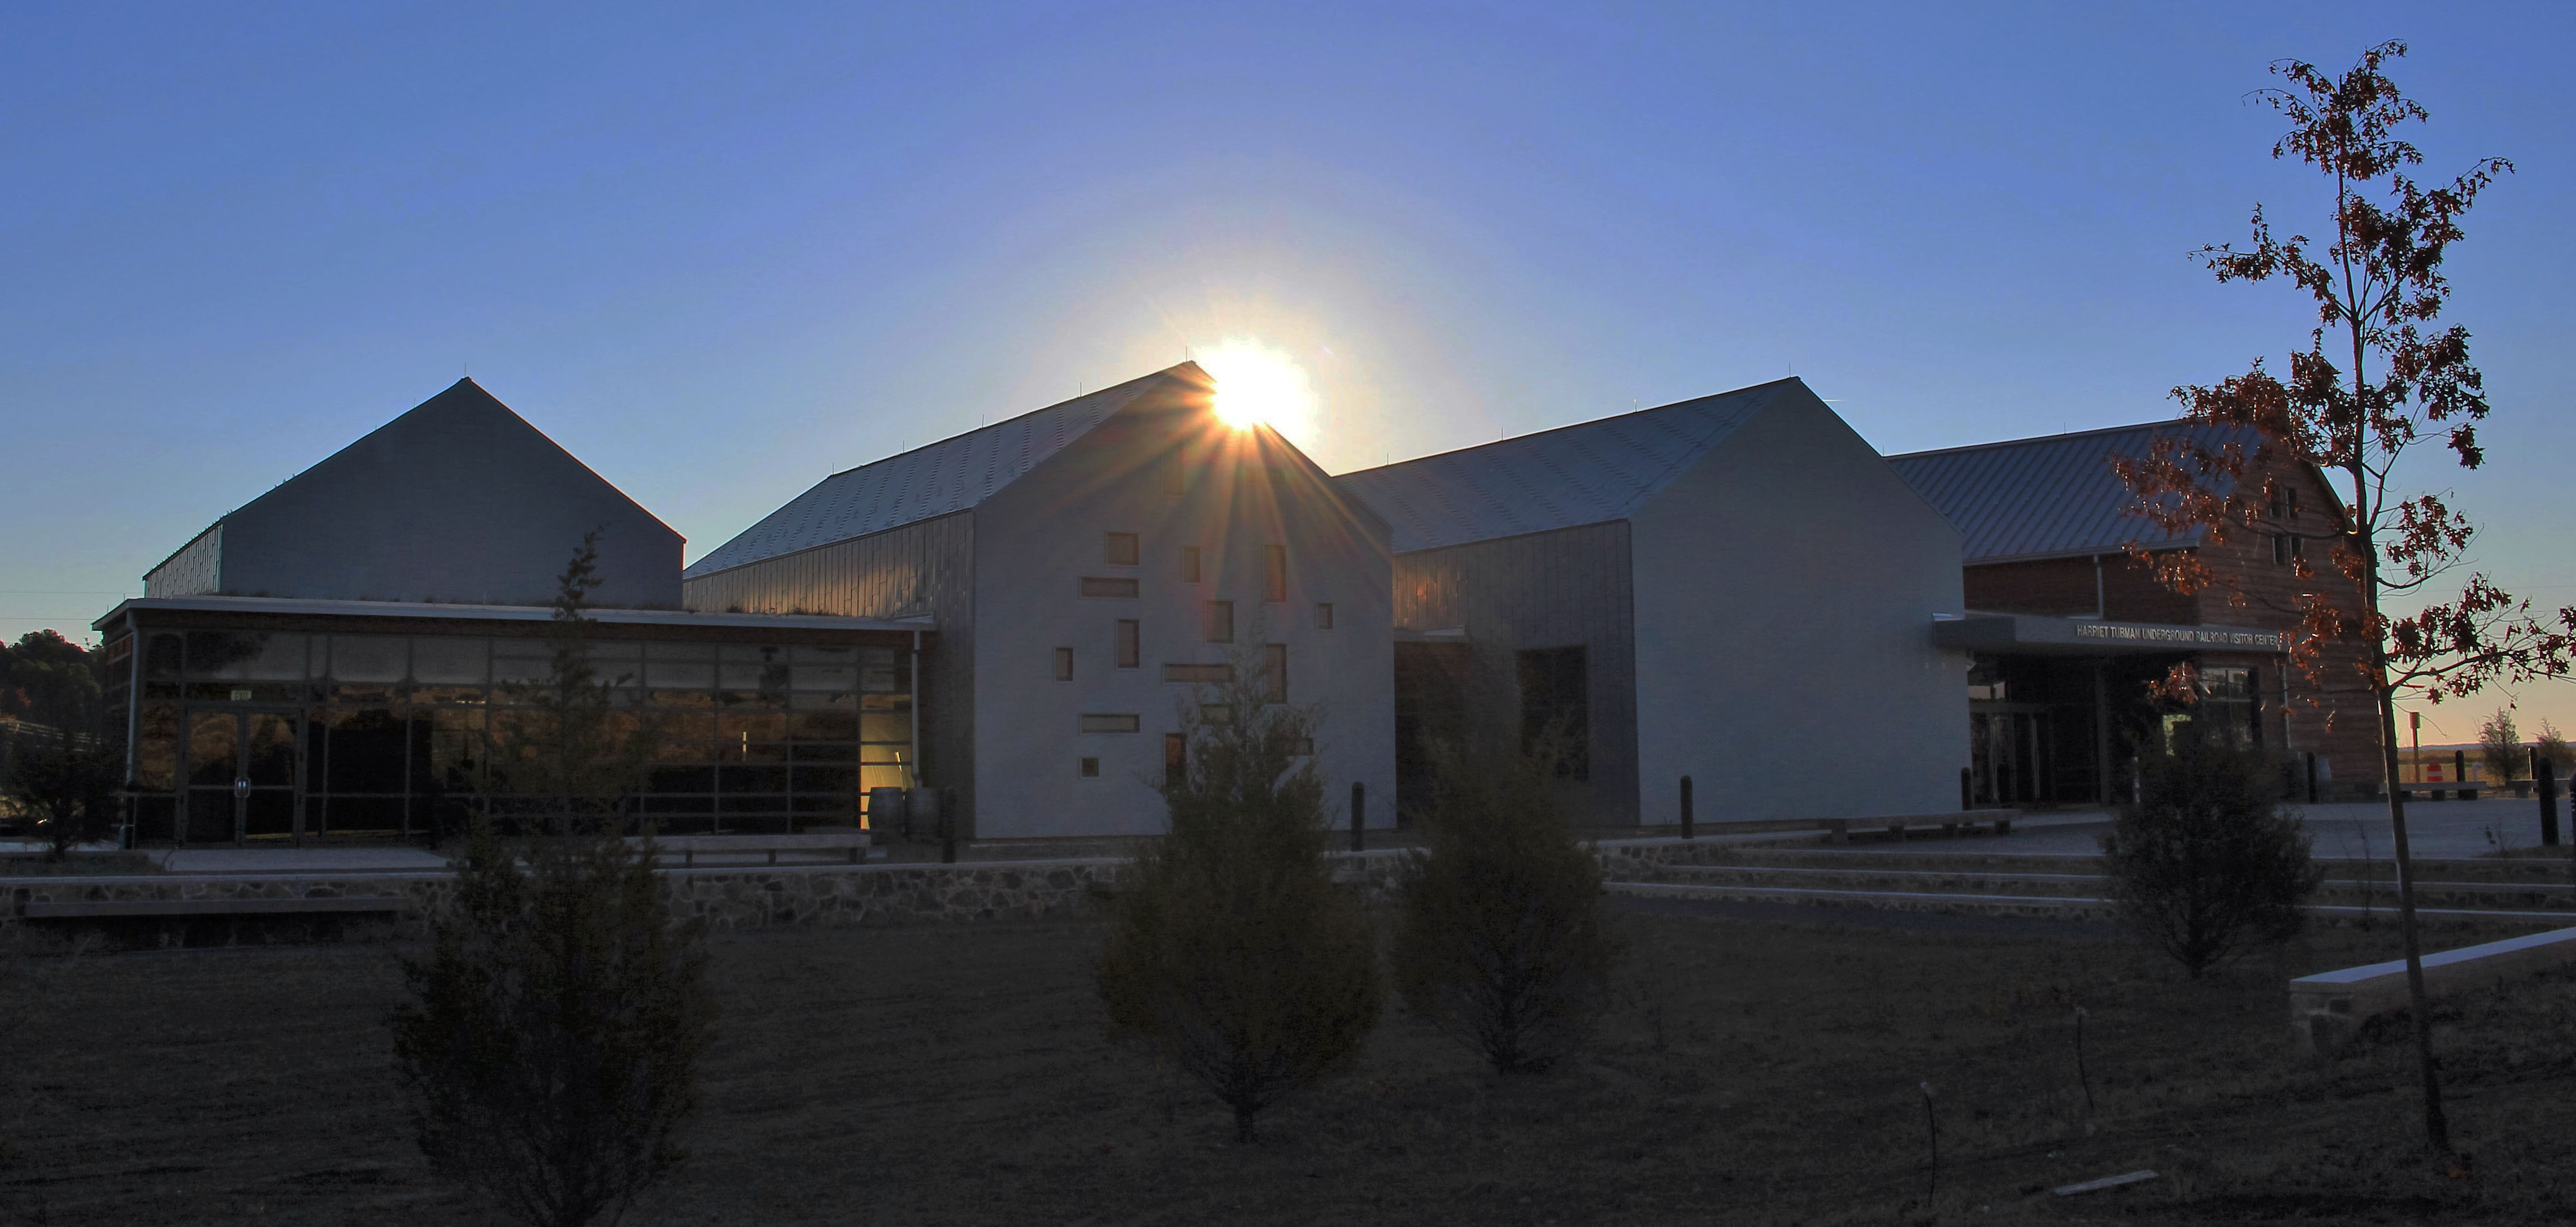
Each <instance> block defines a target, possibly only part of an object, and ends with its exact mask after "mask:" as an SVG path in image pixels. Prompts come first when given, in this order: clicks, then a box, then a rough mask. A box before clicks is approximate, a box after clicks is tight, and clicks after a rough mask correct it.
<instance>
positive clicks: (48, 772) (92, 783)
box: [0, 733, 122, 861]
mask: <svg viewBox="0 0 2576 1227" xmlns="http://www.w3.org/2000/svg"><path fill="white" fill-rule="evenodd" d="M121 767H122V764H121V763H120V762H119V761H118V759H117V756H116V755H115V754H113V753H111V752H110V751H108V750H107V749H105V748H104V747H102V746H99V745H95V744H88V743H84V742H82V741H79V740H77V739H75V738H74V737H73V736H72V735H71V734H69V733H65V734H62V735H61V736H60V737H59V738H55V737H49V736H46V735H43V734H38V735H35V736H30V737H25V738H22V739H20V741H19V744H18V745H17V747H16V752H15V753H14V754H12V755H11V756H10V759H9V764H8V771H7V775H6V778H5V779H0V795H6V796H7V797H8V799H9V800H10V801H11V802H12V803H14V804H16V805H17V807H18V808H19V810H20V811H21V812H22V813H23V814H24V815H25V816H26V817H27V818H28V819H29V820H30V821H32V822H33V824H34V826H35V831H34V834H35V836H36V839H37V840H38V841H39V842H41V843H43V844H44V845H45V859H47V860H50V861H61V860H64V859H67V858H68V857H70V855H71V852H72V849H74V848H76V847H79V846H80V845H81V843H83V842H84V841H86V840H90V839H95V838H97V837H99V836H101V835H105V834H107V833H108V831H109V830H110V829H111V828H112V827H113V826H114V825H115V821H116V778H117V774H118V771H119V770H120V768H121Z"/></svg>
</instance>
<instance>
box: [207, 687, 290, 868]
mask: <svg viewBox="0 0 2576 1227" xmlns="http://www.w3.org/2000/svg"><path fill="white" fill-rule="evenodd" d="M295 741H296V739H295V717H294V716H292V715H289V714H287V713H284V712H255V711H254V712H244V711H198V712H192V713H190V714H189V717H188V817H187V842H189V843H192V844H226V843H240V842H242V841H244V840H250V839H261V840H269V839H288V840H291V839H294V838H295V836H296V834H297V831H296V825H295V819H296V804H295Z"/></svg>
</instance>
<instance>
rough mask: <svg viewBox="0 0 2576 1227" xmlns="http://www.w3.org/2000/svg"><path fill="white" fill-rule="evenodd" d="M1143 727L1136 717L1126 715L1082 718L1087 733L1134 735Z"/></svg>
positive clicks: (1087, 716) (1103, 714) (1113, 714)
mask: <svg viewBox="0 0 2576 1227" xmlns="http://www.w3.org/2000/svg"><path fill="white" fill-rule="evenodd" d="M1141 727H1143V725H1142V724H1141V723H1140V720H1139V718H1138V717H1136V716H1132V715H1127V714H1124V713H1096V714H1090V715H1085V716H1084V717H1083V718H1082V731H1083V732H1086V733H1133V732H1135V731H1136V730H1137V729H1139V728H1141Z"/></svg>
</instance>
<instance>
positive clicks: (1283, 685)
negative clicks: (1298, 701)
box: [1261, 643, 1288, 703]
mask: <svg viewBox="0 0 2576 1227" xmlns="http://www.w3.org/2000/svg"><path fill="white" fill-rule="evenodd" d="M1261 686H1262V689H1263V691H1264V692H1265V693H1266V694H1267V697H1268V698H1269V701H1270V702H1273V703H1285V702H1287V701H1288V645H1287V644H1284V643H1265V644H1262V645H1261Z"/></svg>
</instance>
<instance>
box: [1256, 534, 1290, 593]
mask: <svg viewBox="0 0 2576 1227" xmlns="http://www.w3.org/2000/svg"><path fill="white" fill-rule="evenodd" d="M1261 599H1262V600H1265V601H1284V600H1287V599H1288V547H1287V546H1284V545H1265V546H1262V547H1261Z"/></svg>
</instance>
